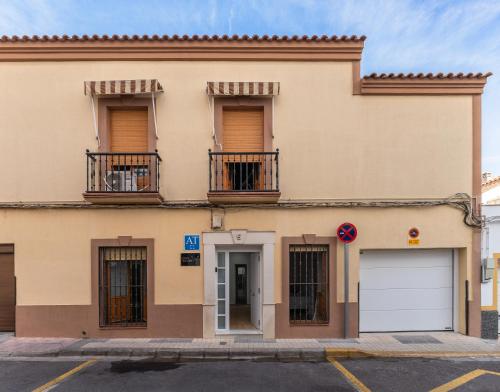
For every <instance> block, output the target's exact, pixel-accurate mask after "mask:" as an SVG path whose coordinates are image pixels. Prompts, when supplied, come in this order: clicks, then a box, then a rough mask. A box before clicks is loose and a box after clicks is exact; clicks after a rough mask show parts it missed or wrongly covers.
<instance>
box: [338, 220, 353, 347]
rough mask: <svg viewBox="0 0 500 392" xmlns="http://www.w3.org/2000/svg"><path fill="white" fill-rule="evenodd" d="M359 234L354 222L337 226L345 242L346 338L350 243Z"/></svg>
mask: <svg viewBox="0 0 500 392" xmlns="http://www.w3.org/2000/svg"><path fill="white" fill-rule="evenodd" d="M357 236H358V230H357V229H356V226H354V225H353V224H352V223H349V222H345V223H342V224H341V225H340V226H339V227H338V228H337V237H338V239H339V240H340V241H342V242H343V243H344V338H347V335H348V331H349V244H350V243H351V242H353V241H354V240H355V239H356V237H357Z"/></svg>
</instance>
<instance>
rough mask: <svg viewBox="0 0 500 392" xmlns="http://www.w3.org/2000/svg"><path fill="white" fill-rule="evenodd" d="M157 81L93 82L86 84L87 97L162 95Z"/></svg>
mask: <svg viewBox="0 0 500 392" xmlns="http://www.w3.org/2000/svg"><path fill="white" fill-rule="evenodd" d="M161 92H163V87H162V86H161V84H160V82H158V80H157V79H135V80H91V81H87V82H85V95H124V94H128V95H135V94H148V93H149V94H151V93H161Z"/></svg>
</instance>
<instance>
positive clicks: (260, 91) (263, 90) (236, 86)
mask: <svg viewBox="0 0 500 392" xmlns="http://www.w3.org/2000/svg"><path fill="white" fill-rule="evenodd" d="M279 92H280V83H279V82H207V94H208V95H215V96H221V95H222V96H266V95H267V96H270V95H278V94H279Z"/></svg>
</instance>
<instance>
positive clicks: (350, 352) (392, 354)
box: [325, 348, 500, 358]
mask: <svg viewBox="0 0 500 392" xmlns="http://www.w3.org/2000/svg"><path fill="white" fill-rule="evenodd" d="M325 355H326V358H464V357H500V351H493V352H484V351H375V350H374V351H371V350H360V349H355V348H353V349H344V348H342V349H336V348H327V349H326V350H325Z"/></svg>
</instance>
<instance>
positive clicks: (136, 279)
mask: <svg viewBox="0 0 500 392" xmlns="http://www.w3.org/2000/svg"><path fill="white" fill-rule="evenodd" d="M146 304H147V263H146V247H128V246H125V247H101V248H99V313H100V325H101V326H102V327H110V326H145V325H146V322H147V306H146Z"/></svg>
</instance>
